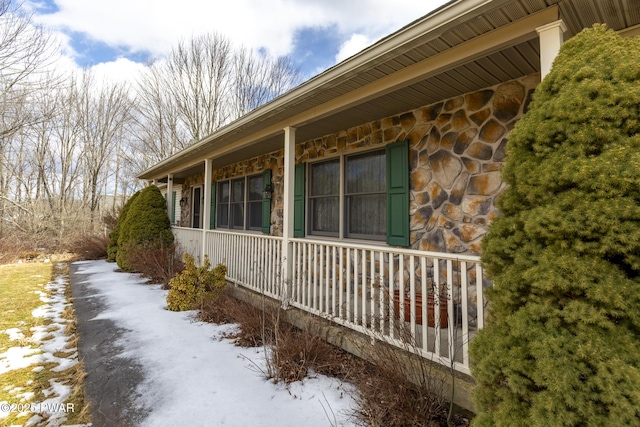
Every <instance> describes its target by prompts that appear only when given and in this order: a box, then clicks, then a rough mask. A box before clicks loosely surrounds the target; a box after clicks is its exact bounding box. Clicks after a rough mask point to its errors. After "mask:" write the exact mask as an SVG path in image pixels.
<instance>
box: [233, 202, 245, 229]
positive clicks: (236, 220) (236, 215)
mask: <svg viewBox="0 0 640 427" xmlns="http://www.w3.org/2000/svg"><path fill="white" fill-rule="evenodd" d="M231 228H244V209H243V203H233V204H231Z"/></svg>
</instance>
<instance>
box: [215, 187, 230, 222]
mask: <svg viewBox="0 0 640 427" xmlns="http://www.w3.org/2000/svg"><path fill="white" fill-rule="evenodd" d="M216 216H217V227H219V228H228V227H229V181H224V182H219V183H218V207H217V208H216Z"/></svg>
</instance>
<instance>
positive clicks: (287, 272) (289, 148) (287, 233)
mask: <svg viewBox="0 0 640 427" xmlns="http://www.w3.org/2000/svg"><path fill="white" fill-rule="evenodd" d="M295 148H296V128H294V127H291V126H287V127H286V128H284V188H283V198H282V199H283V209H282V214H283V218H282V252H283V255H284V262H283V263H282V284H283V295H282V296H283V305H284V306H285V307H286V306H287V305H288V302H289V295H290V292H289V288H290V287H291V285H292V280H293V262H294V261H293V246H292V245H291V242H290V240H291V239H292V238H293V192H294V176H295V154H296V151H295Z"/></svg>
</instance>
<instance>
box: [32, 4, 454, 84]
mask: <svg viewBox="0 0 640 427" xmlns="http://www.w3.org/2000/svg"><path fill="white" fill-rule="evenodd" d="M27 1H28V2H27V5H28V6H30V7H32V8H33V11H34V14H35V15H34V18H35V19H36V21H38V22H40V23H42V24H44V25H45V26H47V27H49V28H51V29H54V30H55V31H57V32H59V34H60V35H61V36H62V38H63V43H64V45H65V46H66V49H65V50H66V54H67V55H69V56H70V57H72V58H73V61H74V62H75V64H77V65H79V66H83V67H84V66H88V67H94V66H97V67H98V68H99V69H102V70H103V71H106V72H108V73H112V74H123V75H126V74H127V73H128V72H130V71H133V70H134V69H135V68H136V67H138V66H139V65H138V64H141V63H144V62H146V61H150V60H153V59H156V58H160V57H162V56H163V55H165V54H166V53H167V52H168V51H169V50H170V49H171V47H172V46H174V45H175V44H176V43H177V42H178V41H179V40H184V39H188V38H190V37H192V36H194V35H199V34H202V33H207V32H218V33H220V34H223V35H226V36H227V37H228V38H229V39H230V40H231V41H232V42H233V43H234V44H237V45H244V46H247V47H251V48H255V49H262V50H264V51H266V52H268V53H269V54H272V55H290V56H291V57H292V58H293V59H294V61H295V62H296V63H297V64H298V66H299V67H300V69H301V70H302V72H303V73H304V75H305V76H306V77H312V76H313V75H315V74H317V73H319V72H321V71H323V70H325V69H327V68H328V67H330V66H332V65H334V64H336V63H337V62H340V61H341V60H343V59H345V58H347V57H349V56H351V55H353V54H354V53H357V52H358V51H360V50H362V49H363V48H365V47H367V46H369V45H371V44H372V43H374V42H375V41H377V40H379V39H380V38H382V37H384V36H386V35H388V34H390V33H392V32H394V31H396V30H398V29H400V28H402V27H403V26H405V25H407V24H409V23H410V22H412V21H414V20H415V19H417V18H419V17H421V16H423V15H425V14H427V13H429V12H430V11H432V10H433V9H436V8H437V7H439V6H440V5H442V4H444V3H446V2H447V0H393V1H391V0H232V1H221V0H180V1H176V0H171V1H170V0H109V1H102V0H27Z"/></svg>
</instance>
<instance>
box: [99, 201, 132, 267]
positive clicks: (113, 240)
mask: <svg viewBox="0 0 640 427" xmlns="http://www.w3.org/2000/svg"><path fill="white" fill-rule="evenodd" d="M139 194H140V191H137V192H135V193H134V194H133V195H132V196H131V197H130V198H129V200H127V202H126V203H125V204H124V206H123V207H122V210H121V211H120V215H119V216H118V221H117V222H116V225H115V226H114V227H113V230H111V233H109V246H108V247H107V261H108V262H116V256H117V255H118V238H119V237H120V227H121V224H122V223H123V222H124V220H125V218H126V217H127V212H129V208H130V207H131V204H132V203H133V201H134V200H135V199H136V197H138V195H139Z"/></svg>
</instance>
